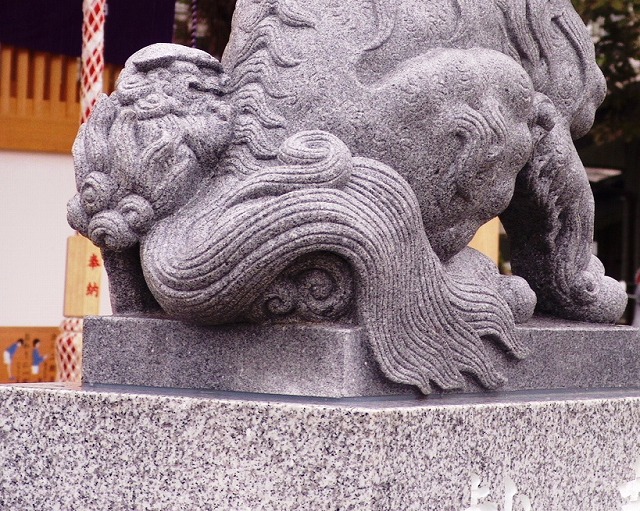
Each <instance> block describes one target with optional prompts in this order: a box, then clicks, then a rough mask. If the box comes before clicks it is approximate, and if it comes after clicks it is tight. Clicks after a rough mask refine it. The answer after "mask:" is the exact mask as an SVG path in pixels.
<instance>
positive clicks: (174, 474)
mask: <svg viewBox="0 0 640 511" xmlns="http://www.w3.org/2000/svg"><path fill="white" fill-rule="evenodd" d="M0 409H1V410H2V413H1V414H0V434H1V436H2V442H1V443H0V470H1V472H0V509H3V510H30V511H50V510H65V511H66V510H83V511H93V510H109V511H138V510H172V511H175V510H189V511H193V510H214V509H215V510H220V511H257V510H261V511H270V510H273V511H286V510H304V511H314V510H358V511H366V510H391V511H410V510H416V511H431V510H433V511H465V510H466V511H468V510H479V509H494V508H491V507H477V506H478V505H480V504H485V505H488V504H489V503H492V502H493V503H496V504H499V507H498V508H496V509H499V510H500V511H503V510H504V509H514V510H517V511H522V510H525V511H526V510H534V511H554V510H558V511H559V510H562V511H618V510H620V511H622V510H623V509H625V508H623V506H624V505H626V504H629V503H631V502H633V499H634V498H636V499H637V495H635V496H634V494H633V484H635V483H637V482H639V481H640V471H634V468H633V465H634V464H636V462H637V461H638V460H639V459H640V390H633V391H631V390H615V391H607V392H597V391H581V392H579V393H565V392H556V393H546V394H545V393H538V394H523V393H512V394H502V395H498V394H486V395H476V396H455V397H448V398H446V399H438V398H428V399H422V398H418V399H415V398H414V399H411V400H409V399H405V400H400V399H390V398H386V399H377V400H373V399H369V400H363V399H359V400H353V399H352V400H348V399H346V400H344V399H343V400H336V399H301V398H278V399H275V398H269V397H265V396H262V397H261V398H258V397H256V396H255V395H249V394H244V395H239V394H235V395H224V394H220V393H212V392H209V393H205V392H197V391H180V392H178V391H171V392H169V391H167V393H164V394H158V393H154V392H153V391H150V390H149V389H146V390H145V389H135V388H129V389H123V388H110V387H108V386H107V387H101V388H98V387H94V388H86V389H79V388H73V387H66V388H65V387H62V386H60V387H55V386H46V385H31V386H29V385H17V386H3V387H0ZM636 468H638V467H637V466H636ZM484 488H486V490H487V491H483V489H484ZM483 495H484V496H483ZM505 502H506V503H509V502H511V504H512V505H513V507H511V508H505ZM474 506H475V507H474ZM627 509H628V508H627Z"/></svg>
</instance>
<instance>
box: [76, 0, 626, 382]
mask: <svg viewBox="0 0 640 511" xmlns="http://www.w3.org/2000/svg"><path fill="white" fill-rule="evenodd" d="M604 94H605V84H604V81H603V77H602V75H601V73H600V71H599V70H598V68H597V67H596V65H595V59H594V53H593V46H592V44H591V42H590V40H589V36H588V34H587V31H586V29H585V27H584V26H583V25H582V23H581V21H580V19H579V18H578V16H577V14H576V13H575V12H574V11H573V9H572V7H571V5H570V3H569V1H568V0H566V1H565V0H481V1H478V0H430V1H425V0H401V1H399V0H359V1H355V2H344V1H343V0H317V1H314V2H303V1H302V0H244V1H239V2H238V5H237V8H236V13H235V15H234V20H233V29H232V35H231V40H230V42H229V45H228V47H227V49H226V51H225V54H224V56H223V59H222V64H221V63H219V62H218V61H217V60H215V59H214V58H213V57H211V56H209V55H207V54H206V53H203V52H200V51H198V50H193V49H187V48H184V47H179V46H173V45H165V44H158V45H153V46H151V47H148V48H145V49H143V50H140V51H139V52H137V53H136V54H135V55H133V56H132V57H131V58H130V59H129V61H128V62H127V64H126V66H125V69H124V71H123V72H122V74H121V76H120V79H119V85H118V88H117V91H116V92H115V93H114V94H113V95H112V96H111V97H106V96H105V97H103V98H102V99H101V100H100V102H99V103H98V104H97V106H96V108H95V110H94V113H93V115H92V116H91V119H90V120H89V122H88V123H87V124H86V125H85V126H83V127H82V128H81V130H80V133H79V135H78V138H77V140H76V144H75V146H74V155H75V161H76V173H77V184H78V192H79V193H78V195H77V196H76V197H74V198H73V199H72V200H71V202H70V204H69V221H70V223H71V225H72V226H73V227H74V228H76V229H77V230H78V231H80V232H81V233H82V234H85V235H87V236H88V237H89V238H91V239H92V240H93V241H94V242H95V243H96V244H98V245H99V246H101V247H102V248H103V252H104V257H105V261H106V264H107V269H108V271H109V275H110V281H111V287H112V302H113V306H114V310H115V312H117V313H136V312H150V311H155V312H157V311H159V310H161V311H164V313H166V314H167V315H168V316H170V317H173V318H179V319H183V320H185V321H189V322H195V323H198V324H202V325H216V324H224V323H232V322H242V321H254V322H265V323H268V322H274V321H278V322H279V321H326V322H352V323H357V324H360V325H362V327H363V328H364V329H365V331H366V333H367V336H368V338H369V341H370V344H371V347H372V350H373V353H374V355H375V357H376V360H377V361H378V363H379V365H380V368H381V369H382V371H383V372H384V374H385V375H386V376H387V377H388V378H390V379H391V380H394V381H396V382H400V383H405V384H410V385H416V386H418V387H419V388H420V389H421V390H422V391H423V392H425V393H426V392H429V391H430V389H431V386H432V384H435V385H437V387H439V388H441V389H454V388H459V387H461V386H462V385H463V384H464V378H463V373H466V374H470V375H472V376H473V377H474V378H475V379H477V380H478V381H479V382H480V383H481V384H482V385H484V386H486V387H488V388H493V387H496V386H498V385H500V383H501V382H502V376H501V375H500V374H499V373H498V372H497V371H496V370H495V368H494V367H493V365H492V362H491V360H490V358H489V356H488V354H487V353H488V351H487V350H488V346H487V343H488V342H497V343H499V344H500V345H502V347H503V348H504V349H505V350H506V351H507V352H509V353H510V354H511V355H513V356H515V357H523V356H525V355H526V351H527V350H526V347H525V346H522V345H520V343H519V341H518V339H517V338H516V336H515V335H514V324H515V323H516V322H524V321H526V320H527V319H529V318H530V317H531V315H532V314H533V310H534V307H535V306H536V299H537V307H538V309H539V310H541V311H544V312H550V313H552V314H555V315H557V316H560V317H565V318H570V319H578V320H586V321H598V322H613V321H615V320H616V319H617V318H618V317H619V316H620V314H621V313H622V311H623V309H624V306H625V303H626V296H625V294H624V292H623V291H622V290H621V289H620V288H619V286H618V284H617V283H616V282H614V281H613V280H611V279H609V278H607V277H605V276H604V272H603V268H602V265H601V264H600V262H599V261H598V260H597V259H596V258H595V257H593V256H592V255H591V253H590V244H591V240H592V236H593V232H592V230H593V198H592V196H591V192H590V189H589V185H588V182H587V179H586V176H585V172H584V169H583V167H582V165H581V162H580V160H579V158H578V156H577V154H576V151H575V148H574V145H573V141H572V137H579V136H582V135H583V134H585V133H586V132H587V131H588V129H589V128H590V126H591V124H592V122H593V116H594V112H595V109H596V107H597V106H598V105H599V103H600V102H601V101H602V99H603V97H604ZM498 215H499V216H500V218H501V219H502V221H503V223H504V225H505V227H506V229H507V232H508V234H509V237H510V239H511V242H512V251H513V261H512V264H513V269H514V272H515V273H516V274H517V275H519V277H515V276H514V277H506V276H500V275H498V274H497V271H496V270H495V269H494V268H493V267H492V265H491V264H490V263H489V262H488V261H487V260H486V259H485V258H484V257H483V256H482V255H480V254H479V253H477V252H475V251H473V250H471V249H468V248H465V247H466V245H467V243H468V242H469V241H470V239H471V238H472V236H473V234H474V233H475V231H476V230H477V228H478V227H479V226H480V225H481V224H482V223H484V222H486V221H487V220H489V219H491V218H493V217H495V216H498Z"/></svg>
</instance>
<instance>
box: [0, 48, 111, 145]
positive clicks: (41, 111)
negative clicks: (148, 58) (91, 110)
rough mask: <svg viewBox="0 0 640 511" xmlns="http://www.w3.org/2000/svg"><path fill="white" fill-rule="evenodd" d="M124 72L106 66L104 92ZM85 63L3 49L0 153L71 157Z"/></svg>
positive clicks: (0, 58)
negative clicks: (42, 152)
mask: <svg viewBox="0 0 640 511" xmlns="http://www.w3.org/2000/svg"><path fill="white" fill-rule="evenodd" d="M119 72H120V68H119V67H116V66H112V65H108V64H107V65H106V66H105V72H104V87H103V89H104V91H105V92H107V93H110V92H112V91H113V88H114V84H115V80H116V78H117V75H118V74H119ZM79 80H80V59H78V58H75V57H66V56H62V55H52V54H49V53H43V52H37V51H33V50H26V49H21V48H14V47H12V46H6V45H2V46H0V148H1V149H14V150H26V151H48V152H57V153H70V152H71V146H72V144H73V140H74V138H75V136H76V133H77V131H78V126H79V123H80V83H79Z"/></svg>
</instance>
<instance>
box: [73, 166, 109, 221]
mask: <svg viewBox="0 0 640 511" xmlns="http://www.w3.org/2000/svg"><path fill="white" fill-rule="evenodd" d="M116 188H117V186H116V184H115V182H114V181H113V179H111V177H109V176H108V175H107V174H103V173H102V172H91V173H90V174H89V175H88V176H87V179H85V181H84V183H83V184H82V188H81V190H80V201H81V203H82V207H83V208H84V210H85V211H86V212H87V213H88V214H90V215H94V214H96V213H98V212H100V211H102V210H104V209H105V208H106V207H107V206H108V205H109V201H110V200H111V197H112V195H113V193H114V192H115V190H116Z"/></svg>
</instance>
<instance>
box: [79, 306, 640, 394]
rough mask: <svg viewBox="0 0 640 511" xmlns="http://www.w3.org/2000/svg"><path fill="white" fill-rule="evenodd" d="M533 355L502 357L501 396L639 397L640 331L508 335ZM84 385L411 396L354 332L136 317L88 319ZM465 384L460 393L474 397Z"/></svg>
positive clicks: (574, 328)
mask: <svg viewBox="0 0 640 511" xmlns="http://www.w3.org/2000/svg"><path fill="white" fill-rule="evenodd" d="M516 335H517V336H518V337H519V339H520V342H521V344H522V345H523V346H526V347H527V349H529V350H530V352H531V355H530V356H529V357H527V358H526V359H525V360H517V359H515V358H513V357H504V356H502V353H501V352H500V350H499V348H497V347H494V348H492V352H491V354H492V360H493V363H494V364H495V366H496V368H497V369H498V370H499V371H500V372H501V373H502V374H503V375H504V376H506V378H507V381H506V383H505V384H504V385H503V386H502V390H523V389H544V388H597V387H634V386H638V387H640V331H639V330H638V329H637V328H632V327H625V326H612V325H600V324H589V323H577V322H571V321H566V320H557V319H553V318H541V317H535V318H534V319H532V320H530V321H529V322H528V323H527V324H525V325H520V326H518V327H517V329H516ZM83 359H84V366H83V381H84V382H85V383H106V384H124V385H144V386H158V387H186V388H205V389H217V390H235V391H247V392H263V393H274V394H293V395H311V396H328V397H341V396H366V395H368V396H376V395H385V394H407V393H410V394H411V393H414V392H415V388H414V387H411V386H407V385H399V384H393V383H392V382H389V381H388V380H387V379H386V378H384V376H383V375H382V373H381V372H380V371H379V369H378V368H377V363H376V361H375V359H374V358H373V356H372V354H371V350H370V347H369V346H368V342H367V339H366V335H365V333H364V331H363V329H362V328H359V327H354V326H349V325H344V326H342V327H338V326H330V325H313V324H290V325H270V326H256V325H235V326H226V327H209V328H206V327H197V326H190V325H185V324H183V323H181V322H179V321H173V320H166V319H154V318H143V317H116V316H114V317H90V318H87V319H86V320H85V327H84V355H83ZM478 389H479V386H478V384H477V382H474V380H473V379H471V378H467V379H466V386H465V389H464V391H467V392H469V391H471V392H474V391H477V390H478Z"/></svg>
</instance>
